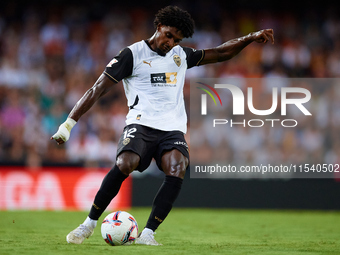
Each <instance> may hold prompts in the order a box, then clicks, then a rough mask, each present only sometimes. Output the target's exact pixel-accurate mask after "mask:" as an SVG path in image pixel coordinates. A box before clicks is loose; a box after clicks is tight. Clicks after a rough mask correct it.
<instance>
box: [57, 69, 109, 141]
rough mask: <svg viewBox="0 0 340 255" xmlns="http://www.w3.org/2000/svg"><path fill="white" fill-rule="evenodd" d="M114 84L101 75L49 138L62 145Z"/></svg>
mask: <svg viewBox="0 0 340 255" xmlns="http://www.w3.org/2000/svg"><path fill="white" fill-rule="evenodd" d="M113 84H115V83H114V82H113V81H111V80H110V79H109V78H108V77H107V76H106V75H104V74H102V75H101V76H100V77H99V78H98V80H97V81H96V83H95V84H94V85H93V86H92V88H90V89H89V90H88V91H86V93H85V94H84V95H83V96H82V98H81V99H80V100H79V101H78V102H77V103H76V105H75V106H74V107H73V109H72V111H71V112H70V114H69V116H68V118H67V120H66V121H65V122H64V123H62V124H61V125H60V126H59V129H58V131H57V132H56V133H55V134H54V135H53V136H52V137H51V140H53V139H54V140H55V141H56V142H57V143H58V144H63V143H64V142H66V141H67V140H68V139H69V138H70V134H71V130H72V128H73V127H74V125H75V124H76V123H77V121H78V120H79V119H80V117H81V116H82V115H83V114H84V113H86V112H87V111H88V110H89V109H90V108H91V107H92V106H93V105H94V103H95V102H97V100H98V99H99V98H100V97H102V96H103V95H105V94H106V93H107V92H108V91H109V90H110V89H111V88H112V87H113V86H112V85H113Z"/></svg>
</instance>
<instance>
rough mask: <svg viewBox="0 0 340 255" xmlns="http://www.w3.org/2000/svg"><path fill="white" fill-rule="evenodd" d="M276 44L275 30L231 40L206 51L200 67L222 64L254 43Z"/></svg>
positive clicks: (265, 30) (253, 33)
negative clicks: (269, 42)
mask: <svg viewBox="0 0 340 255" xmlns="http://www.w3.org/2000/svg"><path fill="white" fill-rule="evenodd" d="M268 41H271V42H272V44H273V43H274V31H273V29H263V30H261V31H258V32H252V33H250V34H248V35H246V36H243V37H240V38H236V39H232V40H229V41H227V42H225V43H223V44H222V45H220V46H217V47H216V48H212V49H206V50H205V55H204V58H203V60H202V61H201V63H200V65H206V64H211V63H216V62H222V61H226V60H229V59H231V58H233V57H235V56H236V55H237V54H238V53H239V52H240V51H241V50H243V49H244V48H245V47H246V46H247V45H249V44H250V43H252V42H257V43H267V42H268Z"/></svg>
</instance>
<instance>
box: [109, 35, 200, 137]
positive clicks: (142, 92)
mask: <svg viewBox="0 0 340 255" xmlns="http://www.w3.org/2000/svg"><path fill="white" fill-rule="evenodd" d="M203 56H204V52H203V51H202V50H201V51H195V50H193V49H191V48H186V47H181V46H175V47H174V48H172V49H171V51H169V52H168V53H167V54H166V55H165V56H161V55H159V54H158V53H156V52H155V51H153V50H152V49H151V48H150V46H149V45H148V43H147V41H140V42H137V43H135V44H133V45H131V46H129V47H127V48H125V49H124V50H123V51H122V52H121V53H120V54H119V55H118V56H116V57H115V58H114V59H113V60H111V62H110V63H109V64H108V65H107V67H106V69H105V72H104V74H106V75H107V76H108V77H109V78H110V79H112V80H113V81H115V82H118V81H119V80H121V79H122V80H123V85H124V90H125V95H126V97H127V101H128V106H129V112H128V114H127V116H126V124H127V125H129V124H140V125H144V126H148V127H151V128H155V129H159V130H164V131H174V130H179V131H181V132H183V133H186V130H187V115H186V111H185V105H184V100H183V97H184V96H183V86H184V82H185V73H186V70H187V69H188V68H190V67H192V66H195V65H198V64H199V62H200V61H201V59H202V58H203Z"/></svg>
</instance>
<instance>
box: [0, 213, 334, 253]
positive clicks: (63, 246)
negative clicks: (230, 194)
mask: <svg viewBox="0 0 340 255" xmlns="http://www.w3.org/2000/svg"><path fill="white" fill-rule="evenodd" d="M149 211H150V209H149V208H134V209H132V210H130V211H129V212H130V213H131V214H132V215H133V216H134V217H135V218H136V220H137V222H138V224H139V227H140V229H141V228H143V227H144V224H145V222H146V219H147V218H148V214H149ZM108 213H109V212H105V213H104V214H103V216H102V217H101V218H100V220H102V219H103V218H104V216H106V215H107V214H108ZM86 215H87V213H86V212H52V211H48V212H46V211H0V254H1V255H7V254H8V255H14V254H34V255H40V254H43V255H48V254H77V255H78V254H125V255H127V254H134V255H137V254H138V255H141V254H147V255H152V254H157V255H158V254H194V255H197V254H268V255H269V254H270V255H275V254H289V255H294V254H301V255H302V254H303V255H311V254H340V212H326V211H281V210H231V209H230V210H226V209H182V208H174V209H173V210H172V212H171V213H170V215H169V217H168V218H167V219H166V221H164V223H163V224H162V225H161V226H160V227H159V229H158V230H157V231H156V232H157V234H156V235H155V237H156V240H157V241H158V242H160V243H162V244H163V246H158V247H157V246H156V247H152V246H141V245H134V244H133V245H130V246H117V247H112V246H109V245H107V244H106V243H105V242H104V240H103V239H102V237H101V234H100V224H98V226H97V228H96V229H95V232H94V235H93V236H92V237H91V238H89V239H88V240H85V241H84V243H83V244H82V245H72V244H68V243H67V242H66V239H65V237H66V235H67V234H68V232H69V231H71V230H73V229H74V228H75V227H77V226H78V225H79V224H80V223H81V222H82V221H83V220H84V219H85V217H86Z"/></svg>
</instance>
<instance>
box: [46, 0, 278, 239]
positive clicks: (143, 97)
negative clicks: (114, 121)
mask: <svg viewBox="0 0 340 255" xmlns="http://www.w3.org/2000/svg"><path fill="white" fill-rule="evenodd" d="M154 25H155V27H156V31H155V33H154V34H153V35H152V36H151V37H150V38H149V39H146V40H143V41H140V42H137V43H134V44H132V45H131V46H128V47H127V48H125V49H123V50H122V51H121V52H120V53H119V54H118V55H117V56H116V57H114V58H113V59H112V60H111V62H110V63H109V64H108V65H107V66H106V69H105V71H104V72H103V74H102V75H101V76H100V77H99V78H98V80H97V81H96V82H95V84H94V85H93V87H92V88H90V89H89V90H88V91H87V92H86V93H85V94H84V95H83V97H82V98H81V99H80V100H79V101H78V102H77V104H76V105H75V106H74V108H73V109H72V111H71V112H70V114H69V116H68V118H67V120H66V121H65V122H64V123H63V124H61V125H60V126H59V129H58V131H57V133H56V134H54V135H53V136H52V137H51V139H54V140H56V142H57V143H58V144H63V143H64V142H66V141H67V140H68V139H69V137H70V133H71V129H72V128H73V126H74V125H75V124H76V123H77V121H78V120H79V118H80V117H81V116H82V115H83V114H84V113H86V112H87V111H88V110H89V109H90V108H91V107H92V106H93V104H94V103H95V102H96V101H97V100H98V99H99V98H100V97H102V96H103V95H105V94H106V93H107V92H108V91H109V90H110V89H111V88H112V87H113V86H114V85H115V84H116V83H117V82H119V81H120V80H123V85H124V89H125V94H126V97H127V101H128V107H129V112H128V114H127V117H126V127H125V129H124V131H123V134H122V135H121V138H120V140H119V145H118V151H117V159H116V164H115V165H114V166H113V168H112V169H111V170H110V171H109V172H108V173H107V175H106V176H105V178H104V179H103V181H102V184H101V187H100V189H99V190H98V192H97V194H96V196H95V198H94V202H93V204H92V207H91V209H90V212H89V215H88V217H87V218H86V219H85V221H84V222H83V223H82V224H81V225H80V226H79V227H77V228H76V229H75V230H73V231H71V232H70V233H69V234H68V235H67V237H66V240H67V242H68V243H75V244H81V243H82V242H83V241H84V239H85V238H88V237H90V236H91V235H92V233H93V230H94V228H95V227H96V224H97V220H98V218H99V217H100V216H101V215H102V213H103V212H104V210H105V209H106V207H107V206H108V205H109V203H110V202H111V200H112V199H113V198H114V197H115V196H116V195H117V193H118V191H119V189H120V187H121V184H122V182H123V181H124V180H125V179H126V178H127V177H128V176H129V174H130V173H131V172H132V171H134V170H138V171H140V172H142V171H144V170H145V169H146V168H147V167H148V166H149V164H150V162H151V160H152V158H154V159H155V160H156V163H157V166H158V167H159V169H161V170H162V171H163V172H164V174H165V179H164V182H163V184H162V186H161V187H160V189H159V191H158V193H157V194H156V197H155V199H154V201H153V206H152V210H151V213H150V216H149V219H148V221H147V223H146V226H145V228H144V229H143V231H142V232H141V234H140V235H139V237H138V238H137V239H136V242H135V243H137V244H145V245H160V244H159V243H158V242H157V241H156V240H155V239H154V231H155V230H156V229H157V228H158V226H159V225H160V224H161V223H162V222H163V221H164V219H165V218H166V217H167V215H168V213H169V212H170V210H171V208H172V205H173V203H174V201H175V200H176V198H177V196H178V194H179V192H180V189H181V186H182V182H183V178H184V175H185V171H186V169H187V167H188V164H189V152H188V145H187V143H186V141H185V139H184V134H185V133H186V128H187V127H186V125H187V116H186V112H185V108H184V101H183V86H184V80H185V73H186V70H187V69H188V68H191V67H194V66H199V65H206V64H210V63H216V62H221V61H226V60H229V59H231V58H232V57H234V56H235V55H237V54H238V53H239V52H240V51H241V50H242V49H243V48H245V47H246V46H247V45H249V44H250V43H252V42H258V43H266V42H268V41H271V42H272V43H274V36H273V30H272V29H264V30H261V31H258V32H253V33H250V34H248V35H246V36H244V37H240V38H237V39H233V40H230V41H227V42H226V43H224V44H222V45H220V46H218V47H216V48H212V49H203V50H195V49H192V48H188V47H181V46H180V45H179V43H180V42H181V41H182V39H183V38H188V37H191V36H192V35H193V33H194V21H193V20H192V18H191V16H190V14H189V13H188V12H186V11H184V10H182V9H180V8H178V7H176V6H167V7H165V8H163V9H161V10H159V11H158V13H157V14H156V16H155V20H154Z"/></svg>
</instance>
